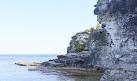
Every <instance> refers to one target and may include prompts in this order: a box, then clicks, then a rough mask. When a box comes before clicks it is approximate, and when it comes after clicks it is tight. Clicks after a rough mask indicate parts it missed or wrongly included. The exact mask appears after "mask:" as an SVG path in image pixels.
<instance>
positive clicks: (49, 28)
mask: <svg viewBox="0 0 137 81" xmlns="http://www.w3.org/2000/svg"><path fill="white" fill-rule="evenodd" d="M96 1H97V0H0V54H65V53H66V52H67V46H68V45H69V41H70V39H71V36H72V35H74V34H75V33H76V32H79V31H83V30H85V29H87V28H90V27H91V26H95V25H96V24H97V23H98V22H97V17H96V16H95V15H94V14H93V11H94V5H95V4H96Z"/></svg>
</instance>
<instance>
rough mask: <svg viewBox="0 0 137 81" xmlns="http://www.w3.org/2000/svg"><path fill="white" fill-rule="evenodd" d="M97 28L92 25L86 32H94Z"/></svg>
mask: <svg viewBox="0 0 137 81" xmlns="http://www.w3.org/2000/svg"><path fill="white" fill-rule="evenodd" d="M94 30H95V29H94V27H91V28H90V29H87V30H86V32H87V33H89V32H93V31H94Z"/></svg>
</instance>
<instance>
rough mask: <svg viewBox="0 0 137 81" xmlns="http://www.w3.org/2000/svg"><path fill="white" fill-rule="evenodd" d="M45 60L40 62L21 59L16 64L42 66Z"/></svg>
mask: <svg viewBox="0 0 137 81" xmlns="http://www.w3.org/2000/svg"><path fill="white" fill-rule="evenodd" d="M42 63H43V62H41V61H38V62H29V61H21V62H17V63H15V64H16V65H19V66H40V65H41V64H42Z"/></svg>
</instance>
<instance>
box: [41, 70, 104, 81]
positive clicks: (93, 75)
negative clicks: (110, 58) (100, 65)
mask: <svg viewBox="0 0 137 81" xmlns="http://www.w3.org/2000/svg"><path fill="white" fill-rule="evenodd" d="M40 71H41V72H42V73H43V74H45V75H56V76H57V80H56V81H99V80H100V78H101V76H102V75H103V74H102V72H95V71H84V70H77V69H75V70H74V69H65V70H64V69H55V68H54V69H53V68H42V69H40Z"/></svg>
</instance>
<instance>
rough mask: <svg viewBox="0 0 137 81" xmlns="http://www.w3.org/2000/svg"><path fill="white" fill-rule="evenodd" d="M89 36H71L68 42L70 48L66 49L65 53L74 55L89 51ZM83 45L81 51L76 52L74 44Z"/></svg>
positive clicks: (80, 33)
mask: <svg viewBox="0 0 137 81" xmlns="http://www.w3.org/2000/svg"><path fill="white" fill-rule="evenodd" d="M89 36H90V33H88V32H79V33H76V35H74V36H72V37H71V38H72V40H71V41H70V46H69V47H68V48H67V53H76V52H80V51H88V50H89ZM77 43H78V44H79V45H83V49H81V50H77V47H76V44H77Z"/></svg>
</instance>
